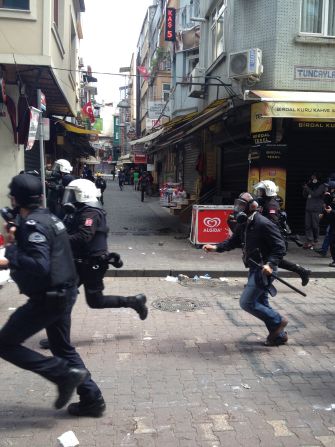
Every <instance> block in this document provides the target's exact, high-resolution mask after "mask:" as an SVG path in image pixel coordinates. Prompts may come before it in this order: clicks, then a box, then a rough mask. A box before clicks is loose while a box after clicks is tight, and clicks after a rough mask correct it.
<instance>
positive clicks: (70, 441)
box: [57, 431, 79, 447]
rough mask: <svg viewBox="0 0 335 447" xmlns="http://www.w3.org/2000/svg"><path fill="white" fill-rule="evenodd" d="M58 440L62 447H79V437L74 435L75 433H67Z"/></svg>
mask: <svg viewBox="0 0 335 447" xmlns="http://www.w3.org/2000/svg"><path fill="white" fill-rule="evenodd" d="M57 439H58V441H59V443H60V445H61V446H63V447H76V446H77V445H79V441H78V439H77V436H76V435H75V434H74V433H73V431H66V432H65V433H63V434H62V435H61V436H59V437H58V438H57Z"/></svg>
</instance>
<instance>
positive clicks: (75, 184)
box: [62, 178, 101, 205]
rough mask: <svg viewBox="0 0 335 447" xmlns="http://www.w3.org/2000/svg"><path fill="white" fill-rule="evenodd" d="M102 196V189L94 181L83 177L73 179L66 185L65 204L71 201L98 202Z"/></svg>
mask: <svg viewBox="0 0 335 447" xmlns="http://www.w3.org/2000/svg"><path fill="white" fill-rule="evenodd" d="M98 197H101V190H100V189H98V188H97V187H96V186H95V184H94V183H93V182H91V181H90V180H86V179H83V178H80V179H77V180H72V182H70V183H69V184H68V185H67V186H66V187H65V191H64V195H63V200H62V203H63V205H66V204H69V203H73V204H74V203H91V204H96V203H99V202H98Z"/></svg>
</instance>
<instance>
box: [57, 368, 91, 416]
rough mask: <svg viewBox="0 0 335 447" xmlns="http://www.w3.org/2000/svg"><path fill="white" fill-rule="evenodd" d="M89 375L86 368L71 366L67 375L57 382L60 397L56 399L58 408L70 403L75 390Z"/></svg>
mask: <svg viewBox="0 0 335 447" xmlns="http://www.w3.org/2000/svg"><path fill="white" fill-rule="evenodd" d="M87 376H88V371H87V370H86V369H77V368H71V369H70V370H69V372H68V374H67V375H66V377H65V378H64V379H63V380H62V381H61V382H59V383H58V384H57V386H58V397H57V399H56V401H55V407H56V408H57V410H59V409H60V408H63V407H64V405H66V404H67V403H68V401H69V400H70V399H71V396H72V394H73V392H74V390H75V389H76V388H77V387H78V386H79V385H80V384H81V383H83V382H84V380H85V379H86V377H87Z"/></svg>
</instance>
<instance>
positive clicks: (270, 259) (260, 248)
mask: <svg viewBox="0 0 335 447" xmlns="http://www.w3.org/2000/svg"><path fill="white" fill-rule="evenodd" d="M234 248H242V249H243V260H244V263H245V265H246V267H250V268H253V266H252V264H250V263H249V259H250V258H251V259H253V260H254V261H256V262H257V263H262V264H266V263H268V264H269V265H270V266H271V267H277V266H278V264H279V262H280V261H281V260H282V259H283V257H284V256H285V254H286V248H285V242H284V239H283V237H282V236H281V234H280V231H279V229H278V227H277V225H276V224H274V223H272V222H271V221H270V220H269V219H267V218H266V217H264V216H262V215H261V214H259V213H258V212H255V213H253V214H252V215H251V216H250V217H249V219H248V221H247V222H246V223H245V224H239V225H237V226H236V231H235V233H234V234H233V235H232V236H231V237H230V238H229V239H227V240H226V241H224V242H221V243H220V244H218V246H217V251H218V252H223V251H230V250H233V249H234Z"/></svg>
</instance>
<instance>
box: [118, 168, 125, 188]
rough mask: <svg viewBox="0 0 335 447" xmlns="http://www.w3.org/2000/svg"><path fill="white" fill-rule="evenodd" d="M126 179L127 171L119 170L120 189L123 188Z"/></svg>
mask: <svg viewBox="0 0 335 447" xmlns="http://www.w3.org/2000/svg"><path fill="white" fill-rule="evenodd" d="M125 180H126V176H125V173H124V172H123V171H120V172H119V188H120V191H122V190H123V185H124V183H125Z"/></svg>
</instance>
